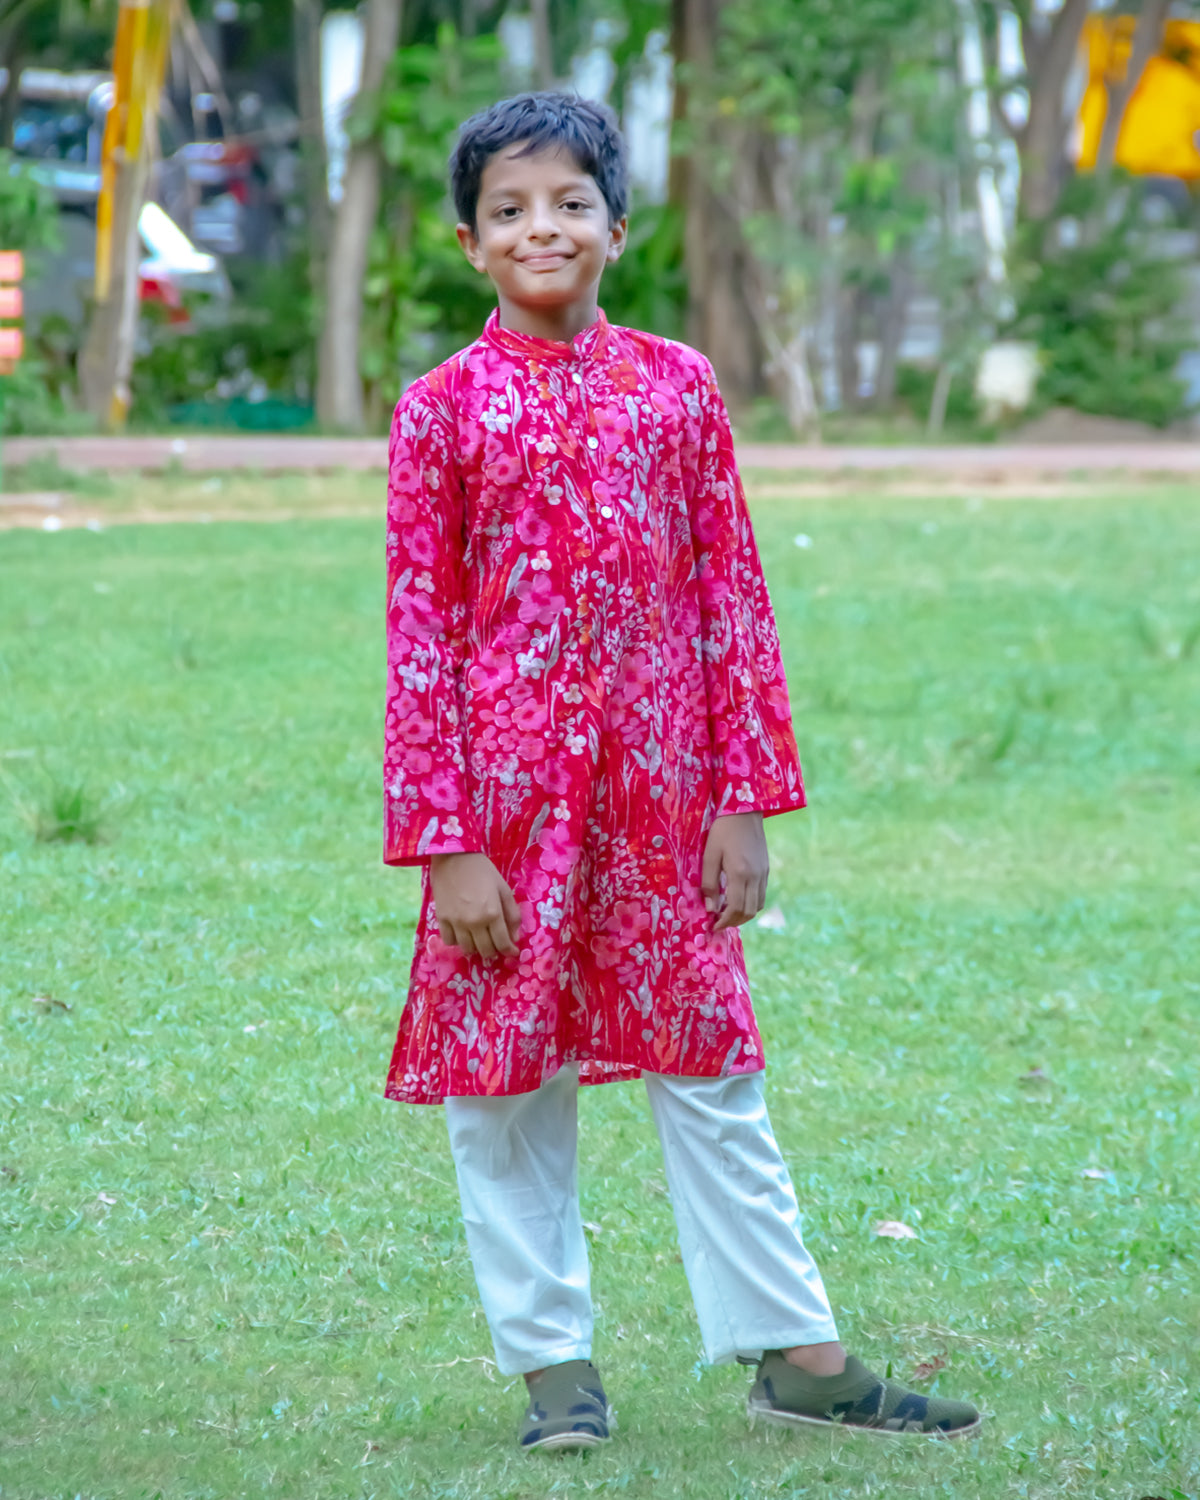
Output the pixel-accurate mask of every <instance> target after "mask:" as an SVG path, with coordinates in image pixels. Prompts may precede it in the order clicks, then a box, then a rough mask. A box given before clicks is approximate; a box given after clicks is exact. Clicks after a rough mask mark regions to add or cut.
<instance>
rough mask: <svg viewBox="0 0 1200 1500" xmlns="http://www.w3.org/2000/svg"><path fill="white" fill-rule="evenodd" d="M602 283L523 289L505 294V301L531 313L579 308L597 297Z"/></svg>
mask: <svg viewBox="0 0 1200 1500" xmlns="http://www.w3.org/2000/svg"><path fill="white" fill-rule="evenodd" d="M599 290H600V283H599V282H598V281H597V282H594V283H593V282H589V283H587V284H586V285H584V286H546V287H521V289H520V290H519V291H517V292H515V293H514V292H505V294H504V295H505V300H506V301H507V302H508V303H509V304H510V306H512V307H516V308H528V309H529V311H530V312H539V313H547V312H554V311H555V310H556V309H559V308H562V309H563V310H565V309H567V308H569V307H578V306H579V304H580V303H581V302H587V301H588V300H589V298H593V297H595V296H596V295H597V294H598V292H599Z"/></svg>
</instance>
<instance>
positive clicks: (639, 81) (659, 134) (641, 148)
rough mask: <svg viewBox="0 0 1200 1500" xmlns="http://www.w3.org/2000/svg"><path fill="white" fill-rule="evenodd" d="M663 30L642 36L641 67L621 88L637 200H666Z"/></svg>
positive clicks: (668, 98)
mask: <svg viewBox="0 0 1200 1500" xmlns="http://www.w3.org/2000/svg"><path fill="white" fill-rule="evenodd" d="M667 41H668V38H667V33H666V32H665V31H652V32H651V33H650V35H649V36H648V37H647V38H646V48H645V51H644V53H643V54H642V55H643V58H644V63H643V65H642V67H641V68H640V69H639V70H638V71H637V72H636V73H635V74H634V76H633V77H632V78H631V79H630V80H629V85H628V87H627V88H626V90H625V121H624V125H625V139H626V140H627V141H628V142H629V176H630V178H631V179H632V181H633V183H634V185H635V186H636V187H637V188H638V189H639V202H642V203H665V202H666V201H667V174H668V171H669V168H670V162H671V139H670V137H671V107H672V102H673V99H674V92H675V91H674V86H673V84H672V81H671V54H670V52H669V51H668V50H667Z"/></svg>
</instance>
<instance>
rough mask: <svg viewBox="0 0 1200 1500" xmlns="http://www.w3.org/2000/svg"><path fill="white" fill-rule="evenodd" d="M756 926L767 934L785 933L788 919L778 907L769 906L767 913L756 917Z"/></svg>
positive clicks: (761, 913)
mask: <svg viewBox="0 0 1200 1500" xmlns="http://www.w3.org/2000/svg"><path fill="white" fill-rule="evenodd" d="M754 925H755V927H762V928H764V929H765V930H766V931H767V932H784V931H786V929H787V918H786V917H785V916H784V914H783V912H782V911H781V910H780V908H779V907H778V906H768V907H767V909H766V911H764V912H760V913H759V915H758V916H757V917H755V919H754Z"/></svg>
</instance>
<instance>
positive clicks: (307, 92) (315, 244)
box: [292, 0, 330, 294]
mask: <svg viewBox="0 0 1200 1500" xmlns="http://www.w3.org/2000/svg"><path fill="white" fill-rule="evenodd" d="M292 54H293V57H294V59H295V65H296V111H297V114H298V115H299V117H300V158H301V165H302V168H303V172H304V216H305V224H306V227H307V230H308V255H309V277H310V282H311V285H312V289H313V291H314V292H316V293H318V294H319V293H320V292H321V290H322V289H323V288H324V285H325V257H326V255H327V254H328V250H329V228H330V214H329V189H328V185H327V174H328V169H329V164H328V160H327V158H326V152H325V122H324V118H323V115H322V104H321V0H292Z"/></svg>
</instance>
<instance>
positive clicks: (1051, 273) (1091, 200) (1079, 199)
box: [1013, 178, 1195, 427]
mask: <svg viewBox="0 0 1200 1500" xmlns="http://www.w3.org/2000/svg"><path fill="white" fill-rule="evenodd" d="M1014 282H1015V286H1016V295H1017V311H1016V317H1015V321H1014V325H1013V332H1014V333H1015V334H1016V335H1017V336H1018V337H1022V338H1029V339H1033V340H1035V341H1036V342H1037V344H1038V347H1039V349H1040V350H1041V355H1042V373H1041V376H1040V379H1039V382H1038V390H1037V400H1038V403H1039V405H1040V406H1043V407H1045V406H1070V407H1074V408H1075V409H1076V410H1078V411H1085V412H1094V413H1096V414H1097V415H1099V416H1114V417H1127V418H1129V419H1131V420H1134V421H1140V422H1148V423H1150V424H1152V425H1153V426H1155V427H1166V426H1167V425H1168V424H1169V423H1171V422H1173V421H1176V420H1178V419H1179V418H1181V417H1182V416H1184V415H1185V412H1186V404H1185V396H1186V387H1185V385H1184V382H1183V381H1182V380H1180V379H1179V378H1178V377H1177V375H1176V373H1175V371H1176V367H1177V365H1178V362H1179V357H1180V355H1181V354H1183V353H1184V352H1185V351H1186V350H1187V349H1189V348H1191V347H1192V345H1193V344H1194V342H1195V334H1194V331H1193V330H1192V329H1191V328H1190V327H1189V326H1188V325H1187V324H1186V322H1185V321H1184V320H1182V319H1181V318H1180V317H1179V308H1180V304H1181V301H1182V297H1183V277H1182V268H1181V266H1180V263H1179V261H1178V260H1177V259H1175V258H1173V257H1169V256H1166V255H1164V254H1163V253H1162V251H1161V250H1160V249H1158V248H1157V247H1156V245H1155V243H1154V235H1153V231H1150V230H1148V229H1147V228H1146V227H1145V225H1144V224H1142V223H1141V222H1140V221H1139V214H1138V194H1137V193H1136V192H1135V191H1132V190H1131V189H1130V186H1129V184H1128V181H1125V182H1123V183H1119V184H1118V186H1117V188H1116V190H1115V191H1113V190H1112V189H1111V188H1109V187H1108V185H1107V184H1105V183H1101V182H1097V181H1096V180H1095V179H1091V178H1078V179H1076V180H1075V181H1074V182H1073V183H1072V184H1071V185H1070V186H1069V188H1068V189H1067V191H1066V192H1065V193H1064V195H1063V198H1062V200H1061V203H1060V205H1059V208H1058V210H1057V211H1056V213H1055V215H1054V217H1053V218H1052V219H1050V220H1049V221H1047V222H1046V223H1045V224H1034V225H1030V226H1027V227H1026V229H1025V238H1024V240H1023V242H1022V243H1021V246H1020V249H1019V254H1018V258H1017V265H1016V269H1015V274H1014Z"/></svg>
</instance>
